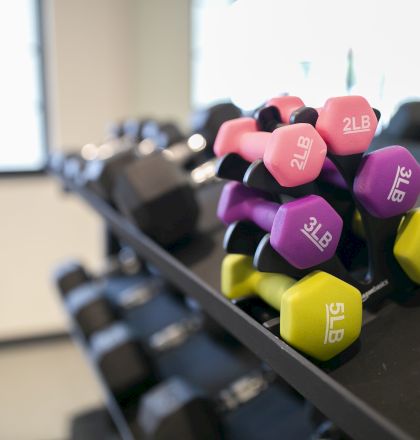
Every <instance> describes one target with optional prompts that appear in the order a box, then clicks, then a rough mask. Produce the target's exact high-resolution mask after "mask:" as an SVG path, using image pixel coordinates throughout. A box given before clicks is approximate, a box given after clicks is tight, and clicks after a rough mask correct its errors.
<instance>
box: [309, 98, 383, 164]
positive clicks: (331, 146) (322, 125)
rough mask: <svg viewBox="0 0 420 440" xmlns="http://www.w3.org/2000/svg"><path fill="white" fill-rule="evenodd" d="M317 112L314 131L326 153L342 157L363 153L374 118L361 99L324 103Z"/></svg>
mask: <svg viewBox="0 0 420 440" xmlns="http://www.w3.org/2000/svg"><path fill="white" fill-rule="evenodd" d="M317 110H318V114H319V116H318V120H317V121H316V125H315V128H316V129H317V131H318V133H319V134H320V135H321V136H322V138H323V139H324V141H325V142H326V143H327V145H328V151H329V152H331V153H333V154H336V155H339V156H346V155H350V154H357V153H363V152H364V151H366V150H367V149H368V147H369V145H370V143H371V141H372V139H373V137H374V136H375V131H376V127H377V126H378V117H377V115H376V113H375V111H374V110H373V108H372V107H371V106H370V104H369V103H368V102H367V101H366V99H365V98H363V97H362V96H341V97H336V98H330V99H328V100H327V101H326V102H325V104H324V106H323V107H322V108H320V109H317Z"/></svg>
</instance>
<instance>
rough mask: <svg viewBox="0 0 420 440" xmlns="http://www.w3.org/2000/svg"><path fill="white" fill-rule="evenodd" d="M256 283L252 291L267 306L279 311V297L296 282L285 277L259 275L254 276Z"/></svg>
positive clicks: (266, 274) (267, 274) (269, 274)
mask: <svg viewBox="0 0 420 440" xmlns="http://www.w3.org/2000/svg"><path fill="white" fill-rule="evenodd" d="M254 276H255V278H256V282H255V285H254V290H255V292H256V293H257V295H258V296H259V297H261V298H262V299H263V300H264V301H265V302H266V303H267V304H269V305H270V306H271V307H273V308H274V309H276V310H279V311H280V307H281V297H282V295H283V293H284V292H286V290H287V289H288V288H289V287H291V285H292V284H293V283H295V282H296V280H294V279H293V278H290V277H288V276H286V275H280V274H272V273H264V274H263V273H259V272H256V273H255V274H254ZM273 292H275V294H274V295H273Z"/></svg>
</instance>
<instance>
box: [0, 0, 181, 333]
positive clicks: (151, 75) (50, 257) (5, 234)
mask: <svg viewBox="0 0 420 440" xmlns="http://www.w3.org/2000/svg"><path fill="white" fill-rule="evenodd" d="M43 4H44V6H45V12H46V20H45V23H46V32H47V35H48V37H49V39H48V45H47V61H48V72H47V73H48V91H49V101H50V103H49V107H50V112H49V113H50V117H49V119H50V131H51V133H50V137H51V145H52V146H54V147H59V148H69V147H72V146H80V145H81V144H83V143H85V142H88V141H99V140H100V139H101V138H102V136H103V134H104V127H105V125H106V124H107V123H108V122H109V121H112V120H115V119H119V118H123V117H125V116H130V115H149V114H150V115H154V116H161V117H175V118H176V119H178V120H179V121H180V122H185V121H186V120H187V117H188V114H189V1H188V0H182V1H177V2H172V1H165V0H157V1H147V0H142V1H140V0H139V1H136V0H55V1H54V0H45V1H44V2H43ZM0 206H1V207H2V216H1V228H0V243H1V246H2V252H0V268H1V269H0V271H1V276H0V340H1V339H8V338H15V337H21V336H29V335H33V334H41V333H48V332H51V331H57V330H58V331H60V330H63V329H64V328H65V319H64V313H63V312H62V309H61V304H60V302H59V301H58V299H57V295H56V292H55V291H54V288H53V287H52V285H51V282H50V274H51V268H52V267H53V266H54V265H56V264H57V263H58V262H59V261H63V260H65V259H66V258H68V257H77V258H81V259H82V260H83V261H84V262H86V263H87V264H88V265H90V266H93V267H94V268H95V267H99V266H100V265H101V257H102V222H101V221H100V219H99V218H97V217H96V215H95V214H94V213H93V212H92V211H91V210H90V209H89V208H87V207H86V206H85V205H84V204H83V203H82V202H81V201H79V200H78V199H77V198H76V197H73V196H68V197H66V196H63V195H62V194H61V193H60V191H59V189H58V185H57V182H56V181H54V180H53V179H51V178H48V177H35V178H13V179H12V178H10V179H2V180H1V179H0Z"/></svg>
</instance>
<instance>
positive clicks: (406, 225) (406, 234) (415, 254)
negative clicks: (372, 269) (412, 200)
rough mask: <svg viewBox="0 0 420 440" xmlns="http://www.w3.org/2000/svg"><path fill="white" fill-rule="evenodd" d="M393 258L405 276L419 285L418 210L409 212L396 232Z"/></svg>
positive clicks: (419, 221)
mask: <svg viewBox="0 0 420 440" xmlns="http://www.w3.org/2000/svg"><path fill="white" fill-rule="evenodd" d="M394 255H395V258H396V259H397V260H398V262H399V263H400V265H401V267H402V268H403V270H404V272H405V273H406V274H407V276H408V277H409V278H410V279H411V280H412V281H414V282H415V283H416V284H420V257H419V256H420V209H419V208H418V209H415V210H413V211H411V212H409V213H408V214H407V215H406V216H405V218H404V220H403V222H402V224H401V226H400V229H399V230H398V235H397V238H396V240H395V245H394Z"/></svg>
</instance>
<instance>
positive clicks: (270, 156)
mask: <svg viewBox="0 0 420 440" xmlns="http://www.w3.org/2000/svg"><path fill="white" fill-rule="evenodd" d="M287 114H288V112H287V113H286V115H287ZM214 152H215V154H216V156H219V157H220V156H223V155H225V154H228V153H236V154H239V155H240V156H241V157H242V158H243V159H245V160H247V161H249V162H253V161H255V160H258V159H263V161H264V164H265V166H266V167H267V169H268V170H269V171H270V173H271V174H272V175H273V177H274V178H275V179H276V180H277V182H278V183H279V184H280V185H282V186H285V187H291V186H298V185H302V184H305V183H309V182H311V181H313V180H314V179H316V178H317V177H318V175H319V173H320V171H321V168H322V165H323V163H324V160H325V156H326V153H327V147H326V144H325V142H324V141H323V140H322V138H321V136H320V135H319V134H318V133H317V131H316V130H315V129H314V127H312V125H310V124H294V125H285V126H282V127H280V128H277V129H275V130H274V131H273V132H272V133H267V132H262V131H258V128H257V122H256V121H255V119H253V118H239V119H233V120H231V121H227V122H225V123H224V124H223V125H222V126H221V127H220V129H219V133H218V134H217V137H216V141H215V144H214Z"/></svg>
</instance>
